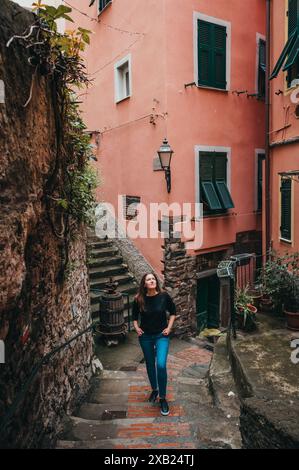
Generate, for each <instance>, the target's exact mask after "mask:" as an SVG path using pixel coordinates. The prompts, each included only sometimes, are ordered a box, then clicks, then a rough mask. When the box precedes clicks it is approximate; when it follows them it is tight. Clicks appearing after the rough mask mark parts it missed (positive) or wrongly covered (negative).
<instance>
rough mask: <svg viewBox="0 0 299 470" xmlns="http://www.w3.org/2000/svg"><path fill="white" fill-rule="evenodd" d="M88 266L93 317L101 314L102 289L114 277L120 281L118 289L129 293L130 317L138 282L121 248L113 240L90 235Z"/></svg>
mask: <svg viewBox="0 0 299 470" xmlns="http://www.w3.org/2000/svg"><path fill="white" fill-rule="evenodd" d="M88 268H89V279H90V305H91V315H92V318H97V317H98V315H99V301H100V297H101V291H103V290H104V288H105V284H107V282H109V279H110V278H111V277H112V278H113V281H117V282H118V287H117V290H118V291H119V292H123V293H126V294H129V307H130V317H131V308H132V303H133V299H134V296H135V294H136V293H137V288H138V286H137V282H136V279H135V278H134V276H133V275H132V274H131V273H130V272H129V271H128V266H127V265H126V264H125V263H124V262H123V258H122V256H121V255H120V253H119V249H118V248H117V247H116V246H115V244H114V243H113V240H109V239H100V238H98V237H95V236H89V237H88ZM127 299H128V298H127V297H125V298H124V302H125V311H124V316H125V319H126V318H127V316H128V311H127Z"/></svg>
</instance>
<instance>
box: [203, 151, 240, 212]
mask: <svg viewBox="0 0 299 470" xmlns="http://www.w3.org/2000/svg"><path fill="white" fill-rule="evenodd" d="M199 155H200V192H201V202H202V203H203V206H204V215H213V214H214V215H215V214H217V213H223V212H226V211H227V210H228V209H232V208H233V207H234V203H233V200H232V197H231V195H230V192H229V189H228V187H227V154H226V153H223V152H199Z"/></svg>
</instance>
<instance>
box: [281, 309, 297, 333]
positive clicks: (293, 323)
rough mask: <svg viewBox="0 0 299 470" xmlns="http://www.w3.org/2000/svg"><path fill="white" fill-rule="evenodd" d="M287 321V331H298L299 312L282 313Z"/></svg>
mask: <svg viewBox="0 0 299 470" xmlns="http://www.w3.org/2000/svg"><path fill="white" fill-rule="evenodd" d="M284 313H285V316H286V319H287V327H288V329H289V330H293V331H299V312H295V313H294V312H288V311H287V310H285V311H284Z"/></svg>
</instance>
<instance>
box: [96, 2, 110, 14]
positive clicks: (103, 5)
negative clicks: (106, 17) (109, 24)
mask: <svg viewBox="0 0 299 470" xmlns="http://www.w3.org/2000/svg"><path fill="white" fill-rule="evenodd" d="M111 2H112V0H99V13H101V12H102V11H103V10H104V9H105V8H106V7H107V6H108V5H110V3H111Z"/></svg>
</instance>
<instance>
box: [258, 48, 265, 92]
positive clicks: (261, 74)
mask: <svg viewBox="0 0 299 470" xmlns="http://www.w3.org/2000/svg"><path fill="white" fill-rule="evenodd" d="M265 94H266V41H264V40H263V39H260V40H259V67H258V97H259V98H260V99H262V100H264V99H265Z"/></svg>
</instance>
